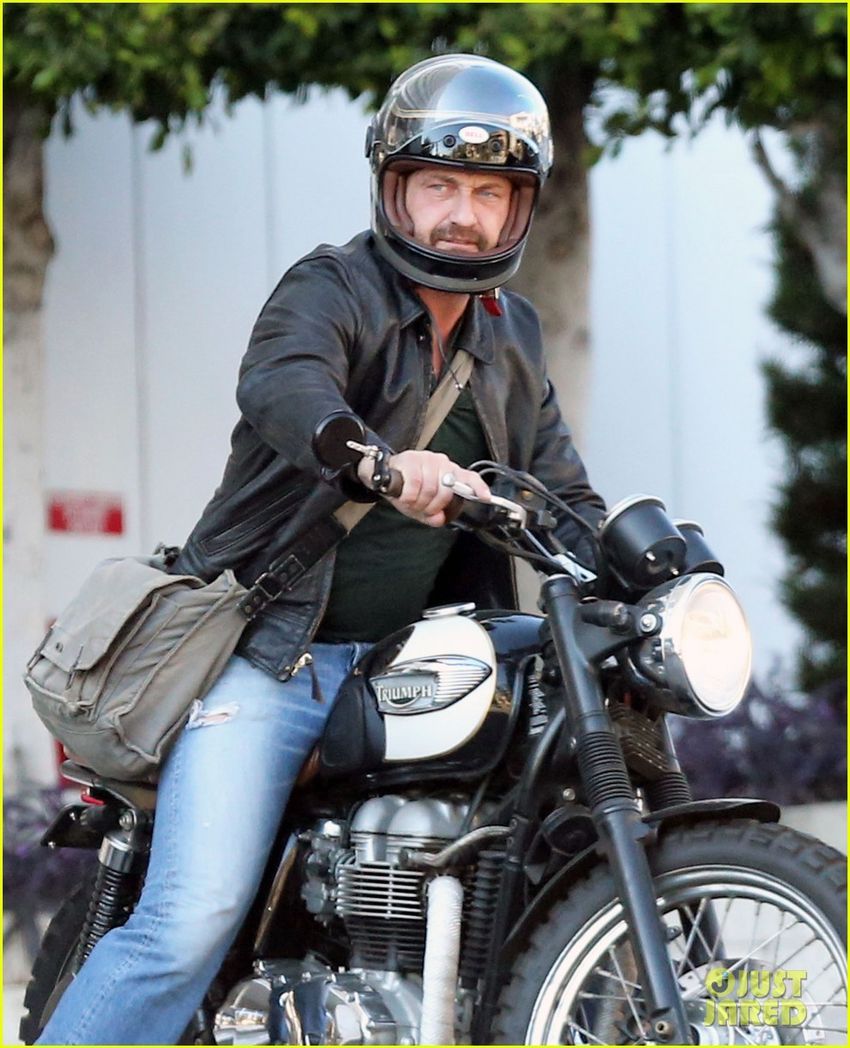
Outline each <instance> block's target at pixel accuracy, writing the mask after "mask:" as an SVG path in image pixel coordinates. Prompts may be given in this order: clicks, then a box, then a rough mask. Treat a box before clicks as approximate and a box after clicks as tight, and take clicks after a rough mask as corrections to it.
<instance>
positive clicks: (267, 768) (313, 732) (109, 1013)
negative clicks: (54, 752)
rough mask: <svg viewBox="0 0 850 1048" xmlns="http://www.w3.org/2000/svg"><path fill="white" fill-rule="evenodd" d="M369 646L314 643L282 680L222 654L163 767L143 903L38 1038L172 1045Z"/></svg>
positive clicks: (94, 956)
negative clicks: (304, 662) (217, 671)
mask: <svg viewBox="0 0 850 1048" xmlns="http://www.w3.org/2000/svg"><path fill="white" fill-rule="evenodd" d="M369 647H370V645H368V644H314V645H313V646H312V648H311V652H312V654H313V658H314V663H313V668H312V671H311V669H310V668H309V667H305V668H303V669H301V670H300V671H299V672H298V673H297V674H296V675H295V676H294V677H292V678H291V679H290V680H288V681H286V682H285V683H281V682H280V681H278V680H276V679H275V678H274V677H272V676H270V675H269V674H267V673H264V672H263V671H262V670H259V669H257V668H255V667H254V666H252V665H251V664H250V663H249V662H247V661H246V660H245V659H243V658H241V657H239V656H234V657H233V658H232V659H231V660H230V662H229V663H228V664H227V666H226V667H225V670H224V673H223V674H222V676H221V677H220V678H219V679H218V681H217V682H216V683H215V685H214V686H213V687H212V689H211V690H210V691H209V692H208V693H207V695H206V697H205V698H204V701H203V706H202V708H201V709H200V710H198V711H196V713H195V716H193V717H192V718H191V719H190V721H189V723H188V725H187V727H186V729H185V730H184V731H183V732H182V733H181V735H180V737H179V739H178V741H177V743H176V745H175V746H174V749H173V750H172V751H171V754H170V755H169V757H168V759H167V761H166V763H165V766H164V768H163V772H162V776H161V779H160V784H159V792H158V800H157V809H156V821H155V825H154V834H153V842H152V845H151V855H150V867H149V870H148V874H147V879H146V882H145V887H144V890H143V892H142V896H141V899H140V901H139V904H138V906H137V907H136V910H135V912H134V913H133V914H132V916H131V917H130V919H129V920H128V921H127V923H126V924H125V925H124V926H123V927H121V928H116V929H114V930H113V931H111V932H109V933H108V934H107V935H105V936H104V938H103V939H101V941H100V942H99V943H98V944H97V946H96V947H95V948H94V950H93V951H92V953H91V956H90V957H89V959H88V960H87V961H86V963H85V965H84V966H83V968H82V969H81V971H80V972H79V974H78V975H77V977H76V978H75V979H74V981H73V982H72V983H71V985H70V986H69V987H68V989H67V990H66V992H65V994H64V996H63V997H62V1000H61V1001H60V1002H59V1005H58V1006H57V1008H56V1011H55V1012H54V1013H53V1015H52V1016H51V1017H50V1020H49V1021H48V1023H47V1026H46V1027H45V1029H44V1031H43V1033H42V1035H41V1037H40V1038H39V1040H38V1042H37V1043H38V1044H113V1045H118V1044H175V1043H176V1042H177V1039H178V1038H179V1037H180V1035H181V1034H182V1032H183V1030H184V1029H185V1027H186V1025H187V1024H188V1022H189V1020H190V1019H191V1017H192V1015H193V1014H194V1012H195V1009H196V1008H197V1007H198V1006H199V1005H200V1003H201V1001H202V1000H203V998H204V994H205V993H206V991H207V988H208V986H209V985H210V983H211V982H212V980H213V978H214V976H215V974H216V972H217V971H218V969H219V967H220V966H221V963H222V960H223V959H224V955H225V954H226V953H227V950H228V949H229V948H230V945H231V943H232V942H233V940H234V938H235V936H236V933H237V932H238V930H239V927H240V926H241V924H242V922H243V920H244V919H245V916H246V914H247V912H248V910H249V908H250V906H251V903H252V901H253V898H254V895H255V893H256V890H257V885H258V883H259V881H260V878H261V876H262V873H263V869H264V867H265V865H266V860H267V858H268V855H269V851H270V850H271V845H272V843H273V840H274V837H275V833H276V831H277V828H278V824H279V822H280V819H281V815H282V814H283V811H284V809H285V807H286V804H287V801H288V799H289V794H290V792H291V790H292V786H293V784H294V782H295V780H296V778H297V776H298V772H299V770H300V769H301V765H302V764H303V762H304V760H305V758H306V757H307V756H308V755H309V753H310V752H311V750H312V749H313V747H314V746H315V744H316V742H317V741H318V739H319V737H320V736H321V734H322V731H323V729H324V726H325V721H326V720H327V717H328V714H329V713H330V710H331V708H332V706H333V702H334V699H335V697H336V694H337V691H338V690H339V687H340V685H341V684H342V681H343V680H344V678H345V676H346V675H347V673H348V671H349V670H350V669H351V667H352V666H353V665H354V663H355V662H356V661H357V660H358V659H359V658H360V657H361V655H362V654H363V653H364V652H365V651H366V650H367V649H368V648H369ZM313 672H315V673H316V675H317V677H318V682H319V684H320V686H321V691H322V693H323V696H324V699H325V702H324V703H318V702H316V701H315V700H314V698H313V690H314V689H313V683H314V682H313Z"/></svg>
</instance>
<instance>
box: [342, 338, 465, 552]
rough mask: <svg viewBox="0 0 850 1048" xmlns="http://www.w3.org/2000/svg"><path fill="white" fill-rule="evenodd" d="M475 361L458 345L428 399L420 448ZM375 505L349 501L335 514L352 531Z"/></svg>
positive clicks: (445, 415) (449, 407) (427, 441)
mask: <svg viewBox="0 0 850 1048" xmlns="http://www.w3.org/2000/svg"><path fill="white" fill-rule="evenodd" d="M473 363H474V358H473V357H472V356H471V354H469V353H467V352H466V350H465V349H458V350H456V351H455V355H454V357H453V358H452V366H451V367H450V366H449V365H448V364H447V365H446V367H445V368H444V369H443V374H442V377H441V378H440V381H439V382H438V383H437V388H436V389H435V390H434V392H433V393H432V394H431V397H430V399H429V400H428V410H427V411H426V413H425V422H424V424H423V426H422V432H421V433H420V435H419V440H417V442H416V450H417V451H422V450H423V448H427V447H428V445H429V444H430V443H431V441H432V440H433V438H434V434H435V433H436V432H437V430H438V429H439V428H440V426H441V425H442V424H443V422H445V420H446V419H447V418H448V415H449V412H450V411H451V410H452V407H453V406H454V402H455V401H456V400H457V398H458V397H459V396H460V393H461V391H462V390H463V387H464V386H465V385H466V383H467V382H468V381H469V376H470V375H471V374H472V365H473ZM375 505H377V503H375V502H346V503H345V504H344V505H342V506H340V507H339V509H338V510H336V511H335V512H334V516H335V517H336V519H337V520H338V521H339V523H340V524H342V526H343V527H344V528H345V530H346V531H352V530H353V529H354V528H355V527H357V525H358V524H359V523H360V521H361V520H362V519H363V518H364V517H365V516H366V514H367V513H368V512H369V511H370V510H371V509H372V508H373V506H375Z"/></svg>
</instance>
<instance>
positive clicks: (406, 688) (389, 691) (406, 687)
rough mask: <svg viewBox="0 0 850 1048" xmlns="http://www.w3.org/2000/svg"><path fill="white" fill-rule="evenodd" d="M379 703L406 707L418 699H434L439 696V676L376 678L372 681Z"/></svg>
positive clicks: (420, 675) (418, 675)
mask: <svg viewBox="0 0 850 1048" xmlns="http://www.w3.org/2000/svg"><path fill="white" fill-rule="evenodd" d="M372 686H373V687H374V689H375V694H376V695H377V696H378V703H379V704H380V703H384V702H388V703H390V704H391V705H393V706H396V705H400V706H406V705H407V704H408V703H410V702H415V701H416V700H417V699H433V698H435V697H436V694H437V676H436V674H434V673H417V674H412V673H410V674H405V675H404V676H402V675H401V674H399V675H395V674H393V675H391V676H386V677H375V678H373V680H372Z"/></svg>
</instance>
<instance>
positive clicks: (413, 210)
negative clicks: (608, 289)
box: [405, 165, 513, 254]
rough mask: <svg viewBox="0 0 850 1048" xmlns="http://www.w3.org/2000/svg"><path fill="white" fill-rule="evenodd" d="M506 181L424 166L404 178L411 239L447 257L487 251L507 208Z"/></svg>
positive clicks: (508, 190)
mask: <svg viewBox="0 0 850 1048" xmlns="http://www.w3.org/2000/svg"><path fill="white" fill-rule="evenodd" d="M512 191H513V190H512V186H511V181H510V179H509V178H506V177H505V176H504V175H496V174H493V175H491V174H490V173H489V172H485V173H480V172H470V171H459V170H457V169H455V168H443V167H438V166H436V165H426V166H423V167H421V168H419V169H417V170H416V171H413V172H411V174H409V175H408V176H407V186H406V190H405V205H406V207H407V213H408V214H409V215H410V218H411V219H412V221H413V239H414V240H416V241H417V242H418V243H420V244H424V245H426V246H427V247H435V248H437V249H438V250H440V251H447V252H451V253H452V254H477V253H479V252H481V251H490V250H491V249H492V248H494V247H495V246H496V245H497V244H498V242H499V234H500V233H501V232H502V229H503V227H504V225H505V222H506V221H507V218H508V214H509V212H510V207H511V193H512Z"/></svg>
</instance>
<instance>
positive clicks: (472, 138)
mask: <svg viewBox="0 0 850 1048" xmlns="http://www.w3.org/2000/svg"><path fill="white" fill-rule="evenodd" d="M457 136H458V138H460V139H462V140H463V141H464V142H469V144H470V145H474V146H480V145H481V144H482V143H484V142H486V141H487V139H488V138H489V137H490V133H489V131H486V130H485V129H484V128H483V127H476V126H475V125H474V124H470V125H469V126H468V127H462V128H461V129H460V131H458V133H457Z"/></svg>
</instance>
